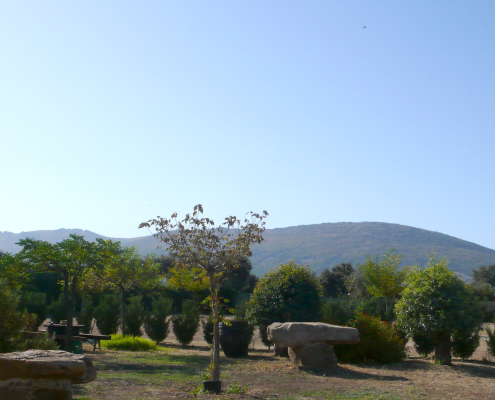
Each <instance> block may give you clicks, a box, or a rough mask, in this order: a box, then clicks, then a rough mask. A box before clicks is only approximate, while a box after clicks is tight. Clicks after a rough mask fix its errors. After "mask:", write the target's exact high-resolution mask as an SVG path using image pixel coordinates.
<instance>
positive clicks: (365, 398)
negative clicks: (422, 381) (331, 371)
mask: <svg viewBox="0 0 495 400" xmlns="http://www.w3.org/2000/svg"><path fill="white" fill-rule="evenodd" d="M300 395H301V397H302V398H307V397H312V398H316V399H332V400H401V397H399V396H397V395H395V394H391V393H387V392H380V391H357V392H346V393H335V392H332V391H329V390H318V391H309V392H303V393H300Z"/></svg>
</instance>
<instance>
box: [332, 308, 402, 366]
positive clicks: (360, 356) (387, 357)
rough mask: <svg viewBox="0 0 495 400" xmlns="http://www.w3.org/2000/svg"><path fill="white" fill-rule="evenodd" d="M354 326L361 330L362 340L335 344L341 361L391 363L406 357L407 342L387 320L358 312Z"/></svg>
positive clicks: (336, 352)
mask: <svg viewBox="0 0 495 400" xmlns="http://www.w3.org/2000/svg"><path fill="white" fill-rule="evenodd" d="M352 326H353V327H354V328H357V329H358V330H359V335H360V337H361V341H360V342H359V343H358V344H336V345H334V350H335V354H336V355H337V359H338V360H339V361H341V362H357V363H359V362H364V361H368V360H373V361H377V362H380V363H390V362H398V361H401V360H403V359H404V358H405V357H406V352H405V343H404V342H403V341H402V340H401V339H400V338H399V336H398V335H397V333H396V332H395V329H394V328H393V327H392V326H391V325H390V324H388V323H387V322H385V321H382V320H380V318H377V317H372V316H370V315H366V314H363V313H358V314H357V315H356V319H355V320H354V321H353V322H352Z"/></svg>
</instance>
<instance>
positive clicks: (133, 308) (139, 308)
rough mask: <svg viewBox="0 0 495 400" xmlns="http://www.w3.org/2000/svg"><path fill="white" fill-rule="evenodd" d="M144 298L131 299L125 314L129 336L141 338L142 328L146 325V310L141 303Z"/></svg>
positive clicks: (134, 297)
mask: <svg viewBox="0 0 495 400" xmlns="http://www.w3.org/2000/svg"><path fill="white" fill-rule="evenodd" d="M142 298H143V296H133V297H131V298H130V299H129V304H128V305H127V306H126V314H125V332H126V335H129V336H141V335H142V334H143V333H142V332H141V326H142V325H143V323H144V315H145V312H144V308H143V304H142V303H141V299H142Z"/></svg>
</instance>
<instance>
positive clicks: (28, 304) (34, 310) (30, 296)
mask: <svg viewBox="0 0 495 400" xmlns="http://www.w3.org/2000/svg"><path fill="white" fill-rule="evenodd" d="M22 307H23V308H24V309H25V310H26V311H27V312H28V313H31V314H34V315H36V320H35V321H34V323H33V326H32V327H31V329H32V330H34V331H37V330H38V327H39V326H40V325H41V324H42V323H43V321H44V320H45V319H46V317H47V315H48V305H47V304H46V293H35V292H27V293H25V294H24V296H22Z"/></svg>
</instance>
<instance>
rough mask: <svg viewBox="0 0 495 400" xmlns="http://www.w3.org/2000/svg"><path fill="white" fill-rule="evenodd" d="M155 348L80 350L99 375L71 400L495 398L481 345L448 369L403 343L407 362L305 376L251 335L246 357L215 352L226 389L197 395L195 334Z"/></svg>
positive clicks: (200, 357)
mask: <svg viewBox="0 0 495 400" xmlns="http://www.w3.org/2000/svg"><path fill="white" fill-rule="evenodd" d="M482 342H483V340H482ZM162 346H163V348H164V350H162V351H160V352H153V353H132V352H116V351H102V352H99V351H98V350H97V351H96V352H95V353H91V352H90V351H89V350H90V349H89V347H86V345H85V349H86V350H88V353H87V354H88V355H90V356H91V357H92V358H93V360H94V362H95V365H96V367H97V369H98V374H99V377H98V378H97V379H96V380H95V381H94V382H92V383H90V384H87V385H79V386H76V387H75V390H74V394H75V396H74V398H75V399H81V400H82V399H84V400H90V399H91V400H99V399H124V400H139V399H146V400H154V399H193V398H205V399H216V398H219V399H282V400H299V399H301V400H302V399H362V400H365V399H366V400H368V399H382V400H399V399H400V400H402V399H477V400H478V399H493V400H495V363H492V362H490V360H487V353H486V345H485V347H483V343H482V346H480V349H478V351H477V353H476V354H475V355H474V357H473V359H471V360H468V361H465V362H462V361H461V360H454V363H453V365H452V366H440V365H435V364H434V363H433V362H432V361H431V360H425V359H420V358H418V357H417V355H416V354H415V352H414V350H413V349H412V348H411V346H412V343H410V344H409V356H410V358H409V359H408V360H406V361H404V362H401V363H395V364H388V365H381V364H362V365H354V364H353V365H346V364H342V365H339V367H338V368H335V369H330V370H326V371H304V370H299V369H298V368H297V367H295V366H294V365H292V364H291V363H290V361H289V360H288V359H285V358H280V357H274V356H273V355H272V352H270V351H268V350H267V349H266V347H264V346H263V345H262V343H261V341H260V340H259V336H256V337H255V341H254V345H253V346H252V350H251V351H250V354H249V356H248V357H246V358H240V359H228V358H225V357H224V356H223V354H222V358H221V368H222V378H221V379H222V385H223V386H222V387H223V388H224V389H228V390H227V391H224V392H223V393H222V394H220V395H211V394H204V393H201V392H200V391H199V388H200V387H201V382H202V380H203V378H202V377H201V373H204V371H205V369H206V368H207V365H208V363H209V348H208V346H207V345H206V343H205V342H204V340H203V338H202V330H201V329H200V331H199V332H198V333H197V334H196V336H195V339H194V341H193V342H192V344H191V346H187V347H185V348H183V347H181V346H179V345H178V344H177V342H176V341H175V338H174V337H173V334H172V333H171V334H170V335H169V337H168V338H167V340H166V341H165V342H164V343H163V344H162ZM483 358H484V359H485V361H482V360H483Z"/></svg>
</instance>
